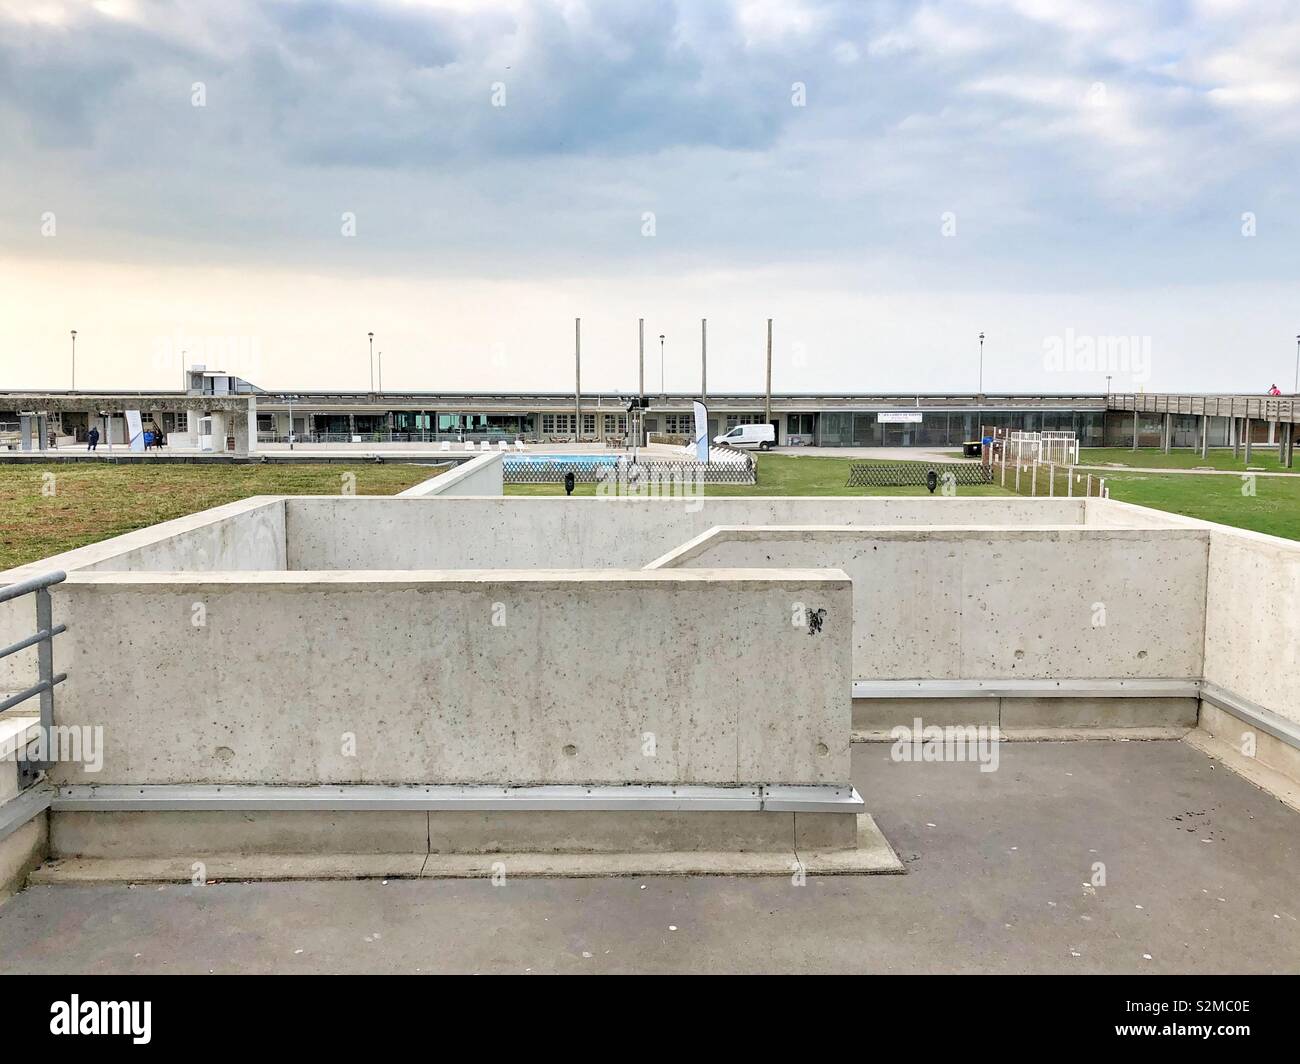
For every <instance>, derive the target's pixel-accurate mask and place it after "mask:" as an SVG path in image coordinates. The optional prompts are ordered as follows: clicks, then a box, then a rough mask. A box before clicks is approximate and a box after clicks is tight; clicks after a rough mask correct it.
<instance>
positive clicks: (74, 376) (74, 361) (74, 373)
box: [72, 329, 1300, 392]
mask: <svg viewBox="0 0 1300 1064" xmlns="http://www.w3.org/2000/svg"><path fill="white" fill-rule="evenodd" d="M1296 339H1297V340H1300V336H1297V337H1296ZM1297 350H1300V344H1298V345H1297ZM72 390H73V391H74V392H75V391H76V390H77V330H76V329H73V330H72Z"/></svg>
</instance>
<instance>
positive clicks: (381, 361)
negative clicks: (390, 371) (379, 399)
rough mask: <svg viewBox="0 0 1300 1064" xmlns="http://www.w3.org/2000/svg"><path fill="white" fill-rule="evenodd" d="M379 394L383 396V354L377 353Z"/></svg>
mask: <svg viewBox="0 0 1300 1064" xmlns="http://www.w3.org/2000/svg"><path fill="white" fill-rule="evenodd" d="M379 394H380V395H383V394H384V353H383V352H382V351H380V352H379Z"/></svg>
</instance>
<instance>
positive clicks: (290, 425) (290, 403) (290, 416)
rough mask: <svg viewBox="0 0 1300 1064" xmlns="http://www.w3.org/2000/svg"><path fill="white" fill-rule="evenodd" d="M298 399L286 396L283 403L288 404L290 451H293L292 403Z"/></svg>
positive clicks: (294, 396) (293, 396)
mask: <svg viewBox="0 0 1300 1064" xmlns="http://www.w3.org/2000/svg"><path fill="white" fill-rule="evenodd" d="M298 398H299V396H296V395H286V396H285V397H284V399H285V402H287V403H288V404H289V450H291V451H292V450H293V403H294V400H295V399H298Z"/></svg>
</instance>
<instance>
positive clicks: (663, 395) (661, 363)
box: [659, 333, 668, 402]
mask: <svg viewBox="0 0 1300 1064" xmlns="http://www.w3.org/2000/svg"><path fill="white" fill-rule="evenodd" d="M659 398H660V399H661V400H662V401H663V402H667V401H668V393H667V392H666V391H664V334H663V333H660V334H659Z"/></svg>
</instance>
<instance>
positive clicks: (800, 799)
mask: <svg viewBox="0 0 1300 1064" xmlns="http://www.w3.org/2000/svg"><path fill="white" fill-rule="evenodd" d="M864 808H865V803H864V802H863V801H862V795H860V794H859V793H858V791H857V788H856V787H812V786H794V785H789V786H787V785H773V786H768V787H764V788H763V809H764V810H765V811H766V812H769V813H861V812H863V810H864Z"/></svg>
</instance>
